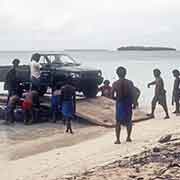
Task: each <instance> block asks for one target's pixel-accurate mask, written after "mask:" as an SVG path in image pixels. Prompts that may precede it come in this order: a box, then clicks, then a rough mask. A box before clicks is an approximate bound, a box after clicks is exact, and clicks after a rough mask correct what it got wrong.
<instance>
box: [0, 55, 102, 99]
mask: <svg viewBox="0 0 180 180" xmlns="http://www.w3.org/2000/svg"><path fill="white" fill-rule="evenodd" d="M39 63H40V65H41V77H40V87H41V88H40V94H41V95H43V94H44V93H46V91H47V89H48V87H50V88H52V89H54V88H55V86H57V85H58V86H61V85H64V84H65V83H66V81H67V79H68V81H69V79H71V82H70V83H71V85H73V86H74V87H75V88H76V90H77V91H78V92H83V94H84V96H85V97H88V98H91V97H95V96H96V95H97V92H98V86H99V85H100V84H101V83H102V82H103V77H102V72H101V70H99V69H93V68H87V67H83V66H82V65H81V64H79V63H77V62H76V61H75V60H74V59H73V58H72V57H71V56H69V55H68V54H55V53H50V54H49V53H43V54H40V60H39ZM10 68H11V66H0V74H1V76H0V81H1V82H5V80H6V74H7V72H8V70H9V69H10ZM17 78H18V82H19V83H20V84H21V87H22V88H23V89H26V90H28V89H30V85H31V78H30V66H29V65H20V66H19V68H18V70H17Z"/></svg>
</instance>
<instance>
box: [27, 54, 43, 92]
mask: <svg viewBox="0 0 180 180" xmlns="http://www.w3.org/2000/svg"><path fill="white" fill-rule="evenodd" d="M39 60H40V54H38V53H35V54H33V55H32V58H31V64H30V71H31V81H32V87H31V90H35V91H38V92H39V90H40V75H41V72H40V68H41V66H40V64H39Z"/></svg>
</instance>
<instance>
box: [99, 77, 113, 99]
mask: <svg viewBox="0 0 180 180" xmlns="http://www.w3.org/2000/svg"><path fill="white" fill-rule="evenodd" d="M99 91H101V96H104V97H107V98H111V92H112V87H111V86H110V81H109V80H105V81H104V85H103V86H101V87H100V88H99Z"/></svg>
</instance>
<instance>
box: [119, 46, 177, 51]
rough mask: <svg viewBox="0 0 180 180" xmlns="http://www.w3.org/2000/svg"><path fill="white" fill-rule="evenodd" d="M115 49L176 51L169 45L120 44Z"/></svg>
mask: <svg viewBox="0 0 180 180" xmlns="http://www.w3.org/2000/svg"><path fill="white" fill-rule="evenodd" d="M117 51H176V49H175V48H169V47H150V46H122V47H120V48H117Z"/></svg>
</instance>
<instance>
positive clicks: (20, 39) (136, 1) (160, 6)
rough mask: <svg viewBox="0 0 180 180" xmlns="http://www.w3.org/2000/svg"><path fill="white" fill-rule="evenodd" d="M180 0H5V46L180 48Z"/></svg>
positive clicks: (1, 32)
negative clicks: (137, 46) (140, 46)
mask: <svg viewBox="0 0 180 180" xmlns="http://www.w3.org/2000/svg"><path fill="white" fill-rule="evenodd" d="M179 34H180V0H0V50H62V49H116V48H117V47H120V46H128V45H146V46H169V47H175V48H177V49H180V38H179Z"/></svg>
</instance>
